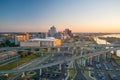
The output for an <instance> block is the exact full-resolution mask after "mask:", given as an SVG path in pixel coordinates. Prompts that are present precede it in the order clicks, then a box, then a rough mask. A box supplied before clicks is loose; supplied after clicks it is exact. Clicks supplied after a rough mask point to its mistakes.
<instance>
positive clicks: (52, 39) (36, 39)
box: [29, 37, 58, 41]
mask: <svg viewBox="0 0 120 80" xmlns="http://www.w3.org/2000/svg"><path fill="white" fill-rule="evenodd" d="M54 40H58V39H55V38H54V37H46V38H45V39H42V38H34V39H29V41H54Z"/></svg>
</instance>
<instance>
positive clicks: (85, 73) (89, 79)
mask: <svg viewBox="0 0 120 80" xmlns="http://www.w3.org/2000/svg"><path fill="white" fill-rule="evenodd" d="M83 75H84V76H85V78H86V79H87V80H93V79H92V78H90V77H89V73H88V71H84V73H83Z"/></svg>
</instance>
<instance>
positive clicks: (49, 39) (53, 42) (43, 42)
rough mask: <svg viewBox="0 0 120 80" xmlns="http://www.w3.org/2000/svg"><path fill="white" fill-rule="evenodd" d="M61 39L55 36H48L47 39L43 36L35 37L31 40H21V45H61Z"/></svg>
mask: <svg viewBox="0 0 120 80" xmlns="http://www.w3.org/2000/svg"><path fill="white" fill-rule="evenodd" d="M60 45H61V40H60V39H55V38H54V37H47V38H45V39H41V38H34V39H30V40H29V41H22V42H20V46H21V47H24V46H60Z"/></svg>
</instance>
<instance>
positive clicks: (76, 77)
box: [73, 60, 87, 80]
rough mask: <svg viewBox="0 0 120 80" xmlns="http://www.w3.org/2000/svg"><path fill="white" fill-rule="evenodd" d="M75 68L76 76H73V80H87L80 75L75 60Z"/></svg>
mask: <svg viewBox="0 0 120 80" xmlns="http://www.w3.org/2000/svg"><path fill="white" fill-rule="evenodd" d="M75 68H76V71H77V73H76V75H75V77H74V79H73V80H87V79H86V78H85V77H84V76H83V74H82V72H81V69H80V68H79V66H78V64H77V61H76V60H75Z"/></svg>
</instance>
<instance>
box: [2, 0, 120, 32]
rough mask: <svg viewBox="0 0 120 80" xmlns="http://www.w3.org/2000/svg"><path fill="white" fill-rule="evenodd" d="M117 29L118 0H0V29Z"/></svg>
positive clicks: (95, 30) (119, 11)
mask: <svg viewBox="0 0 120 80" xmlns="http://www.w3.org/2000/svg"><path fill="white" fill-rule="evenodd" d="M53 25H54V26H55V27H56V29H57V31H63V30H64V29H66V28H69V29H71V30H72V32H116V33H117V32H120V0H0V32H47V31H48V29H50V27H51V26H53Z"/></svg>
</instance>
